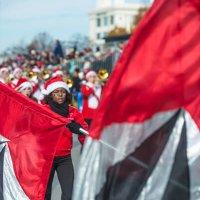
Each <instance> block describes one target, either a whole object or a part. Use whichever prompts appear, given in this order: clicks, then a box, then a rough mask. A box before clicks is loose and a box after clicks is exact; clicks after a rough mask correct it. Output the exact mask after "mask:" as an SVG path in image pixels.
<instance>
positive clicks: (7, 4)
mask: <svg viewBox="0 0 200 200" xmlns="http://www.w3.org/2000/svg"><path fill="white" fill-rule="evenodd" d="M140 1H142V2H146V1H147V0H127V2H130V3H134V2H135V3H137V2H140ZM95 6H96V0H0V52H2V51H3V50H5V49H6V48H7V47H11V46H13V45H17V44H19V43H27V42H29V41H30V40H31V39H32V38H33V37H34V36H35V35H37V34H38V33H41V32H47V33H49V34H50V35H51V36H52V37H53V38H55V39H56V38H58V39H61V40H70V38H71V37H72V36H73V35H74V34H76V33H81V34H83V35H86V36H87V35H88V13H89V11H91V10H92V9H94V8H95Z"/></svg>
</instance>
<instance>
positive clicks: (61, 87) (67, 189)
mask: <svg viewBox="0 0 200 200" xmlns="http://www.w3.org/2000/svg"><path fill="white" fill-rule="evenodd" d="M43 93H44V94H45V103H46V105H44V106H46V107H48V108H49V109H51V110H52V111H54V112H56V113H57V114H59V115H61V116H64V117H67V118H69V119H70V120H71V123H69V124H68V125H67V126H66V132H65V133H64V134H63V135H62V137H61V139H60V141H59V142H58V145H57V148H56V153H55V158H54V161H53V165H52V169H51V174H50V177H49V182H48V185H47V190H46V195H45V200H50V199H51V190H52V182H53V177H54V174H55V171H56V172H57V175H58V180H59V183H60V186H61V190H62V196H61V199H62V200H70V199H71V196H72V189H73V180H74V169H73V164H72V159H71V149H72V143H73V141H72V134H73V133H75V134H78V139H79V141H80V142H81V144H83V142H84V139H85V136H84V135H82V133H81V132H80V128H83V129H86V130H87V124H86V123H85V121H84V118H83V116H82V114H81V113H79V111H78V110H77V109H76V108H75V107H72V106H71V105H70V103H71V95H70V92H69V88H68V86H67V84H66V83H65V82H64V81H63V80H62V77H54V78H52V79H50V80H48V81H47V82H46V83H45V86H44V91H43Z"/></svg>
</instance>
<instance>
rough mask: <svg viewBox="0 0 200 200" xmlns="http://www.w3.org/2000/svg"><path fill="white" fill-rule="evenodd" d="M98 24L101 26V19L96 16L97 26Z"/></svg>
mask: <svg viewBox="0 0 200 200" xmlns="http://www.w3.org/2000/svg"><path fill="white" fill-rule="evenodd" d="M100 26H101V19H100V18H97V27H100Z"/></svg>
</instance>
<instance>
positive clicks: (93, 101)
mask: <svg viewBox="0 0 200 200" xmlns="http://www.w3.org/2000/svg"><path fill="white" fill-rule="evenodd" d="M86 85H87V86H88V87H90V88H92V89H93V90H94V94H95V95H94V94H90V96H89V97H88V107H89V108H92V109H96V108H97V107H98V105H99V100H100V97H101V91H102V88H101V85H98V84H92V83H90V82H87V83H86Z"/></svg>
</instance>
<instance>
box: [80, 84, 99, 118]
mask: <svg viewBox="0 0 200 200" xmlns="http://www.w3.org/2000/svg"><path fill="white" fill-rule="evenodd" d="M81 93H82V94H83V110H82V114H83V116H84V118H85V119H93V118H94V113H95V111H96V109H92V108H89V107H88V98H89V96H90V95H91V94H94V90H93V88H91V87H89V86H87V85H85V84H83V85H82V86H81Z"/></svg>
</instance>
